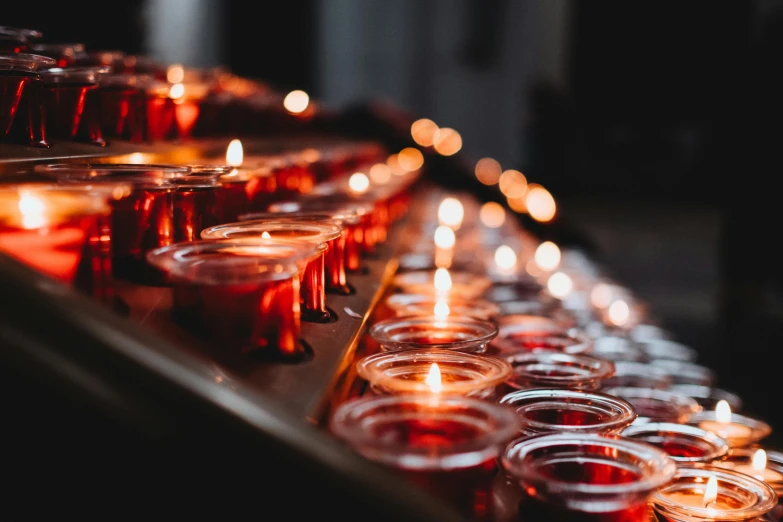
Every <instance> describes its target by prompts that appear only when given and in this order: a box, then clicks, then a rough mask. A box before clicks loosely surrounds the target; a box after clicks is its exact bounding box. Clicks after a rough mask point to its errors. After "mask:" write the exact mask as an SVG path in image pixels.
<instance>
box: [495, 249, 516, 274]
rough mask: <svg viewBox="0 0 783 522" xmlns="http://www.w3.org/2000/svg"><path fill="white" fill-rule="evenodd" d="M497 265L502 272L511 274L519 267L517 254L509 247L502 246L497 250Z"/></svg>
mask: <svg viewBox="0 0 783 522" xmlns="http://www.w3.org/2000/svg"><path fill="white" fill-rule="evenodd" d="M495 264H496V265H497V267H498V268H499V269H500V270H501V271H502V272H510V271H512V270H513V269H514V268H515V267H516V266H517V254H516V253H515V252H514V249H513V248H511V247H510V246H508V245H502V246H499V247H498V248H497V250H495Z"/></svg>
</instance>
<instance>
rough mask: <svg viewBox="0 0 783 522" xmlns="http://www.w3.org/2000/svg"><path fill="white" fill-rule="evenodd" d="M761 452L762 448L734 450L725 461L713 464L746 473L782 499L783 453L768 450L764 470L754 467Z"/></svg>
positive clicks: (719, 460) (721, 460) (753, 447)
mask: <svg viewBox="0 0 783 522" xmlns="http://www.w3.org/2000/svg"><path fill="white" fill-rule="evenodd" d="M759 450H761V448H759V447H757V446H752V447H749V448H732V449H731V451H730V452H729V454H728V456H727V457H726V458H725V459H717V462H713V465H715V466H718V467H720V468H724V469H730V470H733V471H737V472H739V473H745V474H746V475H750V476H751V477H753V478H756V479H758V480H761V481H762V482H766V483H767V484H769V485H770V486H771V487H772V489H774V490H775V493H776V494H777V495H778V498H780V496H781V495H783V453H782V452H780V451H771V450H768V449H767V450H764V452H765V453H766V456H767V458H766V465H765V467H764V469H759V468H757V467H755V466H753V460H754V459H753V458H754V456H755V455H756V452H758V451H759Z"/></svg>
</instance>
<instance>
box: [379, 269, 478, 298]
mask: <svg viewBox="0 0 783 522" xmlns="http://www.w3.org/2000/svg"><path fill="white" fill-rule="evenodd" d="M435 273H436V271H435V270H416V271H413V272H402V273H399V274H397V275H395V276H394V280H393V281H392V285H393V286H394V287H396V288H399V289H400V290H402V292H403V293H406V294H425V295H438V293H439V292H438V289H437V288H436V287H435ZM449 276H450V277H451V289H450V290H449V291H448V295H449V296H455V297H460V298H463V299H476V298H478V297H480V296H481V295H482V294H483V293H484V292H485V291H486V289H487V288H489V285H490V284H491V283H490V281H489V279H487V278H486V277H484V276H482V275H478V274H472V273H470V272H461V271H456V270H449Z"/></svg>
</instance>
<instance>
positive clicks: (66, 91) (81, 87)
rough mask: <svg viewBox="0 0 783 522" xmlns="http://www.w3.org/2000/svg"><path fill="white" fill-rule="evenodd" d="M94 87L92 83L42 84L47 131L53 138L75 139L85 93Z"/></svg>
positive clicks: (83, 105)
mask: <svg viewBox="0 0 783 522" xmlns="http://www.w3.org/2000/svg"><path fill="white" fill-rule="evenodd" d="M96 87H97V85H96V84H94V83H82V84H78V83H49V84H44V89H43V99H44V108H45V111H46V128H47V131H48V132H49V133H50V134H51V135H52V136H54V137H55V138H75V137H76V135H77V134H78V132H79V126H80V125H81V121H82V115H83V114H84V108H85V103H86V99H87V93H88V92H89V91H90V90H92V89H95V88H96Z"/></svg>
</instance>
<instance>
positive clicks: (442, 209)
mask: <svg viewBox="0 0 783 522" xmlns="http://www.w3.org/2000/svg"><path fill="white" fill-rule="evenodd" d="M464 218H465V208H464V207H463V206H462V203H460V201H459V200H458V199H457V198H445V199H444V200H443V201H441V203H440V206H439V207H438V221H439V222H440V224H441V225H446V226H447V227H451V228H453V229H454V230H457V229H458V228H459V227H460V226H462V220H463V219H464Z"/></svg>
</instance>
